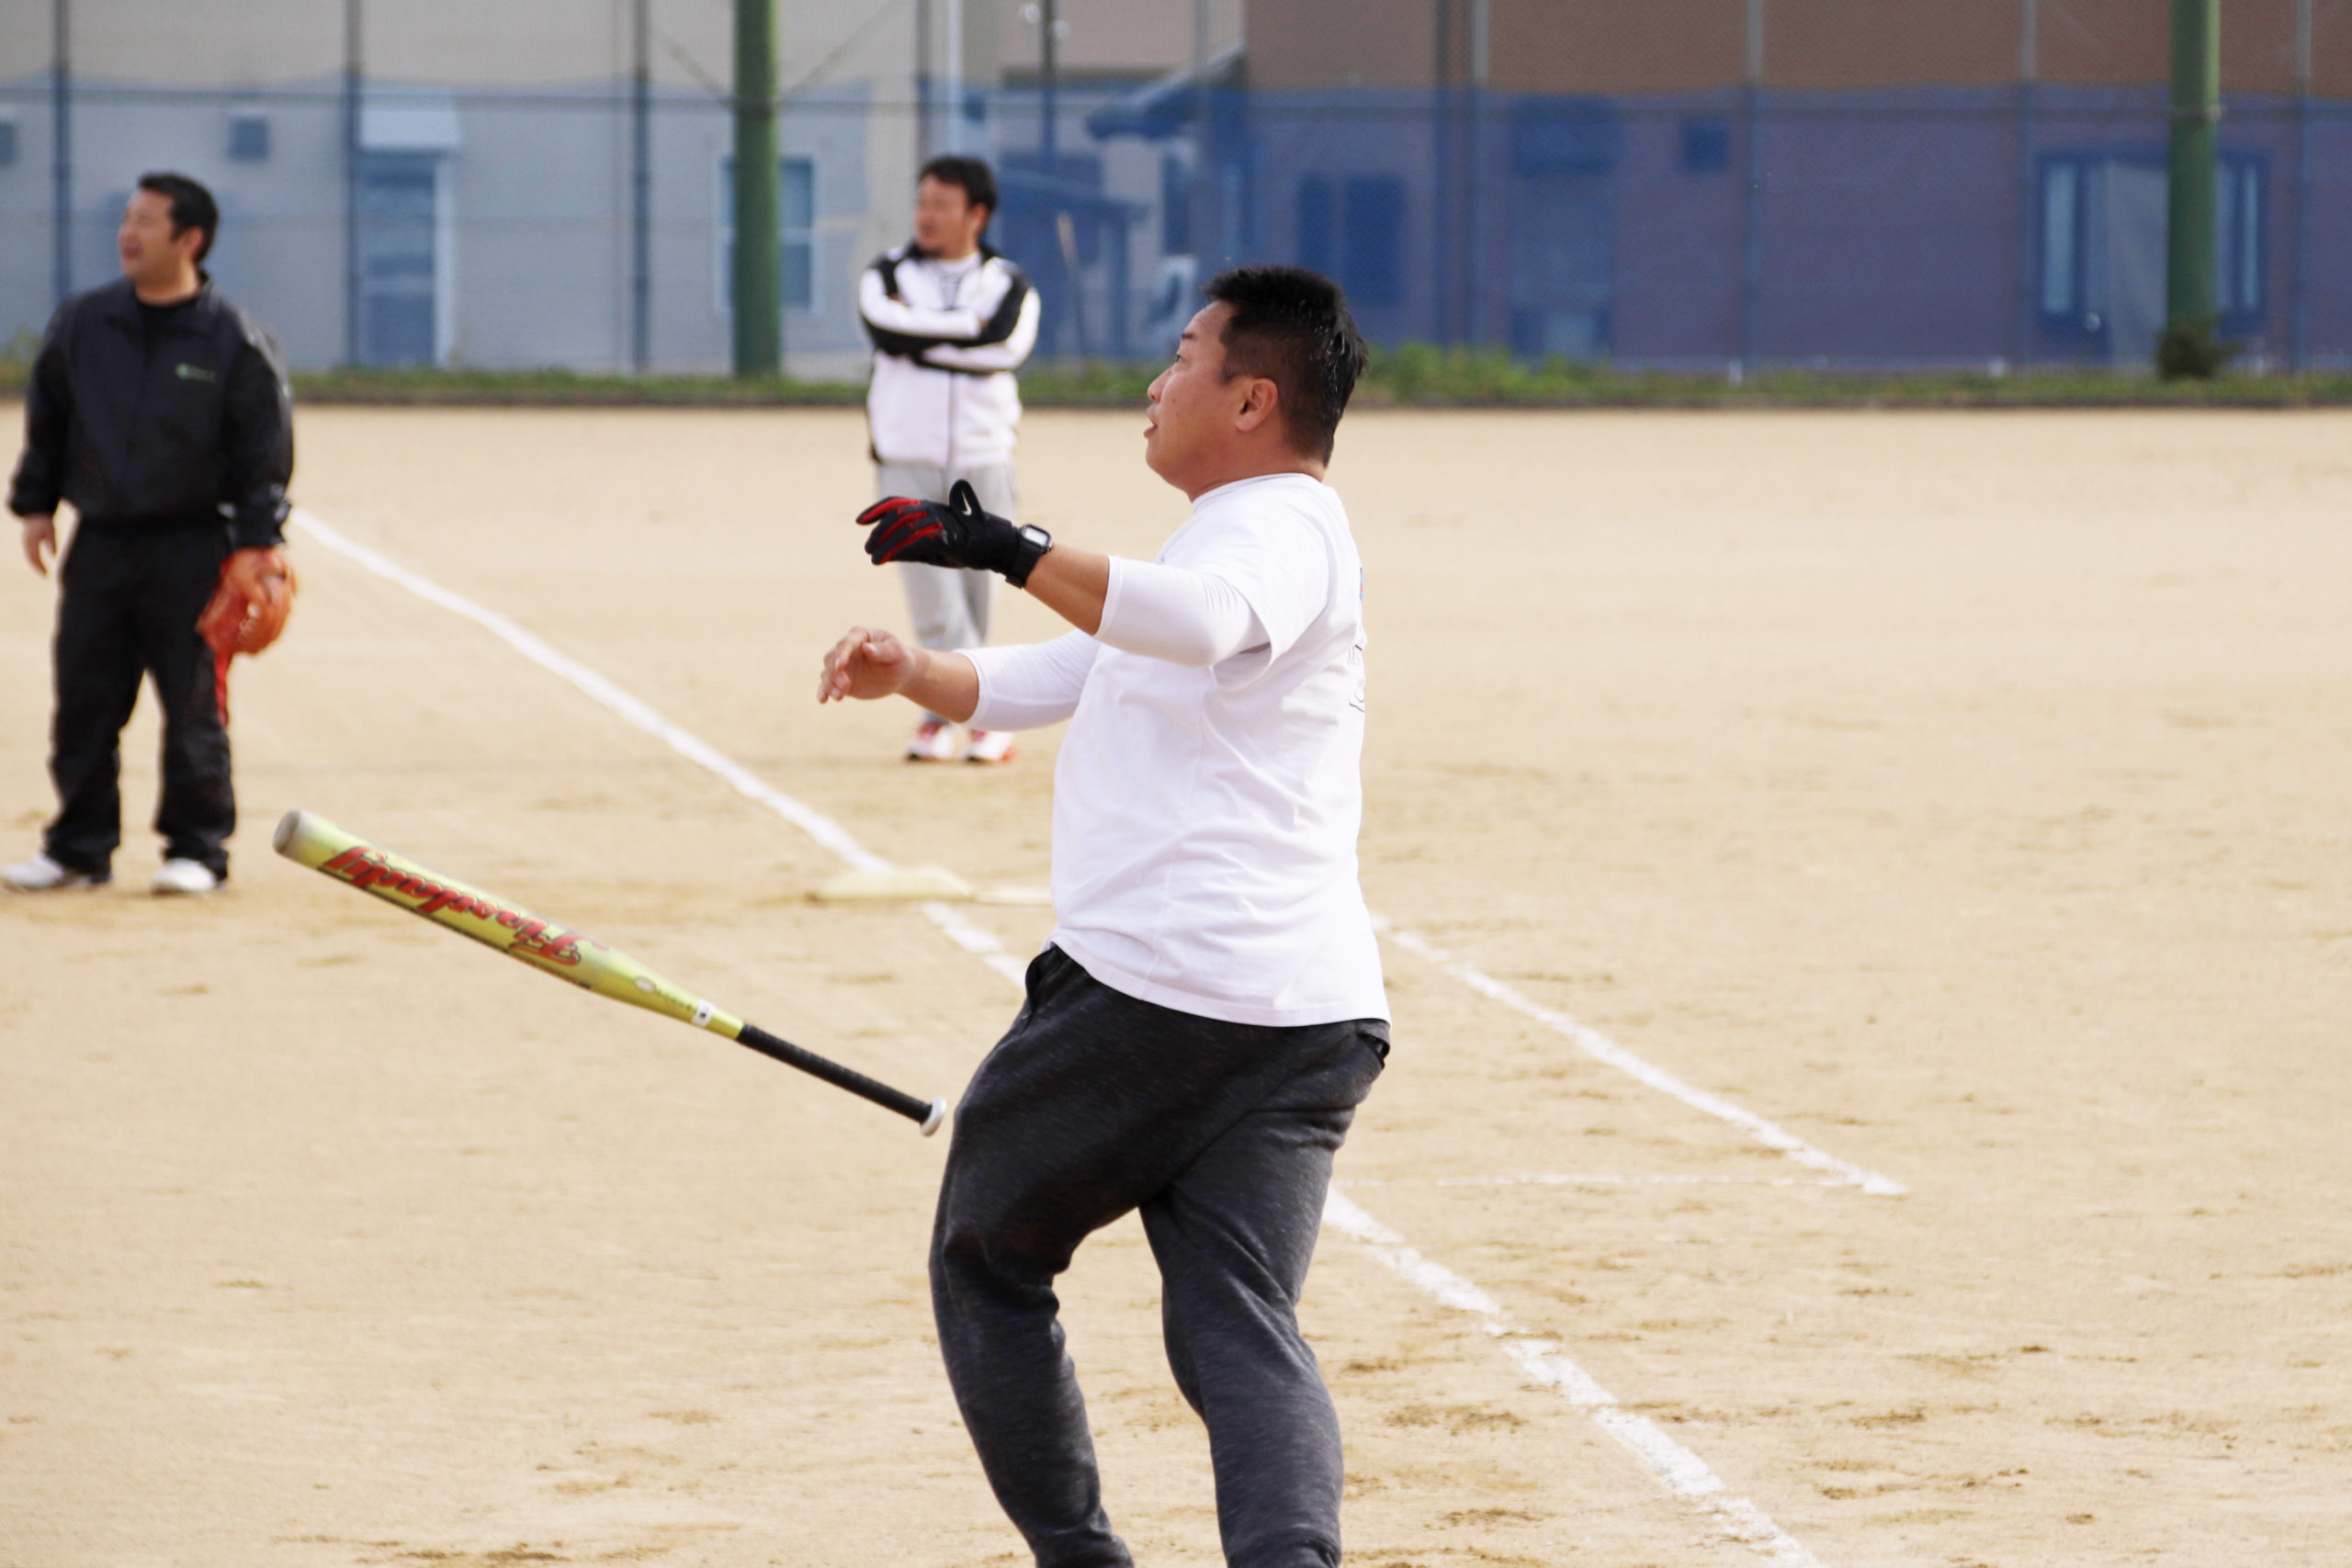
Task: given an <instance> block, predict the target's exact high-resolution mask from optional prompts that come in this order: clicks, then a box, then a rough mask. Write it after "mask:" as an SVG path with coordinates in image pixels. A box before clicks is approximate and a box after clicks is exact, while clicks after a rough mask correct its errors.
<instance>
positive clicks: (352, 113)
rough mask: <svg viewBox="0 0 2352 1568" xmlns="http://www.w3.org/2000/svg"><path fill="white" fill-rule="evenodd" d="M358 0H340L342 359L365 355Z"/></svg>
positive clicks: (362, 63) (350, 361)
mask: <svg viewBox="0 0 2352 1568" xmlns="http://www.w3.org/2000/svg"><path fill="white" fill-rule="evenodd" d="M361 5H362V0H343V362H344V363H345V365H357V364H359V363H360V362H361V361H362V360H363V359H365V358H366V357H367V355H366V349H367V333H366V329H365V323H364V322H363V321H361V319H360V311H361V306H362V304H363V302H364V298H365V287H366V281H367V280H366V278H365V276H363V271H362V265H361V262H360V256H359V238H360V236H359V98H360V93H361V90H362V87H363V85H364V72H365V70H366V66H367V56H366V54H365V52H364V51H363V47H362V37H363V34H362V28H363V26H364V24H365V22H366V17H365V15H364V13H363V11H362V10H361Z"/></svg>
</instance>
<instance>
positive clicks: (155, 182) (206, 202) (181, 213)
mask: <svg viewBox="0 0 2352 1568" xmlns="http://www.w3.org/2000/svg"><path fill="white" fill-rule="evenodd" d="M139 188H140V189H141V190H152V191H153V192H154V193H155V194H156V195H157V196H162V197H170V198H171V203H172V238H173V239H175V240H176V239H178V238H179V237H180V236H181V235H182V234H185V233H187V231H189V230H190V229H201V230H203V231H204V243H202V244H200V245H198V246H197V248H196V259H197V260H198V262H199V263H201V262H202V261H203V260H204V258H205V257H206V256H207V255H208V254H210V253H211V250H212V241H213V238H214V236H216V235H218V234H219V233H220V204H219V203H218V202H216V201H214V200H213V199H212V193H211V192H210V191H209V190H207V189H205V188H204V187H203V186H200V185H198V184H197V183H196V182H195V181H194V180H192V179H189V178H188V177H187V175H167V174H148V175H140V176H139Z"/></svg>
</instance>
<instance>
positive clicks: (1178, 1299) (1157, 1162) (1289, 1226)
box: [931, 948, 1388, 1568]
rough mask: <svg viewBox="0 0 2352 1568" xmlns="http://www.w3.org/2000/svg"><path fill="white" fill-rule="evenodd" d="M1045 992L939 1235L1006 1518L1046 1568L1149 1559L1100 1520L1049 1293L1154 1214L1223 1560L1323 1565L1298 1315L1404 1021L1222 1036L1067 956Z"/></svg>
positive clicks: (1318, 1485)
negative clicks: (1107, 982)
mask: <svg viewBox="0 0 2352 1568" xmlns="http://www.w3.org/2000/svg"><path fill="white" fill-rule="evenodd" d="M1028 985H1029V999H1028V1002H1027V1005H1025V1006H1024V1007H1023V1009H1022V1010H1021V1015H1020V1016H1019V1017H1018V1018H1016V1019H1015V1020H1014V1021H1013V1023H1012V1030H1011V1031H1010V1032H1008V1033H1007V1034H1006V1035H1005V1037H1004V1039H1003V1040H1002V1041H1001V1042H1000V1043H998V1045H997V1047H996V1049H995V1050H994V1051H992V1052H990V1053H989V1056H988V1059H987V1060H986V1061H984V1062H982V1063H981V1064H980V1068H979V1071H978V1073H977V1074H976V1075H974V1077H973V1079H972V1083H971V1087H970V1088H968V1089H966V1090H965V1092H964V1099H963V1102H962V1103H961V1104H960V1105H958V1106H957V1107H956V1134H955V1139H954V1141H953V1143H952V1144H951V1145H950V1146H949V1148H948V1151H947V1171H946V1176H945V1179H944V1182H943V1183H942V1186H941V1189H940V1194H939V1216H938V1221H937V1224H936V1227H935V1228H934V1230H933V1235H932V1251H931V1287H932V1305H933V1311H934V1312H935V1314H937V1317H938V1323H939V1343H940V1348H941V1350H942V1351H943V1352H944V1355H945V1357H946V1361H947V1377H948V1381H949V1382H950V1383H951V1384H953V1385H954V1387H955V1391H956V1404H958V1405H959V1406H960V1407H961V1409H962V1411H963V1416H964V1424H965V1427H966V1428H967V1430H969V1431H970V1433H971V1435H972V1442H973V1445H974V1446H975V1447H976V1448H978V1450H979V1455H980V1463H981V1466H982V1468H983V1469H985V1470H986V1471H987V1472H988V1478H989V1484H990V1485H991V1486H992V1487H994V1488H995V1490H996V1495H997V1501H998V1502H999V1503H1001V1505H1002V1506H1003V1507H1004V1511H1005V1512H1006V1514H1008V1515H1009V1516H1011V1517H1012V1522H1013V1523H1014V1525H1016V1526H1017V1527H1019V1529H1020V1530H1021V1533H1022V1534H1023V1536H1024V1537H1025V1538H1027V1540H1028V1542H1029V1546H1030V1549H1031V1550H1032V1551H1034V1552H1035V1554H1036V1558H1037V1562H1038V1563H1039V1564H1040V1568H1127V1565H1128V1564H1129V1563H1130V1562H1132V1559H1131V1558H1130V1557H1129V1556H1128V1555H1127V1549H1126V1546H1125V1543H1124V1542H1122V1541H1121V1540H1119V1538H1118V1537H1117V1536H1115V1535H1114V1534H1112V1533H1111V1524H1110V1520H1109V1518H1108V1517H1105V1515H1104V1514H1103V1504H1102V1489H1101V1483H1100V1481H1099V1478H1098V1475H1097V1472H1096V1469H1095V1461H1094V1444H1093V1441H1092V1439H1091V1437H1090V1436H1089V1435H1088V1428H1087V1425H1086V1404H1085V1401H1084V1399H1083V1398H1082V1396H1081V1395H1080V1393H1079V1389H1078V1378H1077V1374H1076V1372H1075V1371H1074V1370H1073V1369H1072V1368H1071V1366H1070V1361H1069V1356H1068V1355H1066V1354H1065V1353H1064V1351H1063V1348H1062V1331H1061V1325H1060V1324H1059V1323H1058V1322H1057V1321H1056V1315H1055V1314H1056V1312H1057V1308H1058V1305H1059V1303H1058V1302H1057V1300H1056V1298H1055V1295H1054V1289H1053V1281H1054V1277H1055V1276H1056V1275H1057V1274H1059V1273H1060V1272H1061V1271H1062V1270H1063V1269H1066V1268H1068V1267H1069V1260H1070V1255H1071V1254H1072V1253H1073V1252H1074V1251H1075V1250H1076V1249H1077V1247H1078V1244H1079V1243H1080V1241H1082V1240H1083V1239H1085V1237H1086V1236H1087V1235H1090V1234H1091V1233H1092V1232H1094V1231H1096V1230H1099V1229H1101V1228H1102V1227H1103V1226H1104V1225H1107V1224H1110V1223H1111V1222H1112V1221H1114V1220H1116V1219H1118V1218H1120V1217H1121V1216H1122V1215H1124V1214H1126V1213H1129V1212H1131V1211H1133V1210H1136V1209H1141V1210H1142V1211H1143V1222H1144V1229H1145V1232H1146V1234H1147V1235H1148V1236H1149V1237H1150V1240H1151V1250H1152V1256H1153V1257H1154V1258H1156V1259H1157V1260H1158V1262H1159V1274H1160V1281H1161V1303H1160V1316H1161V1326H1162V1328H1163V1330H1164V1332H1165V1335H1166V1338H1167V1343H1168V1364H1169V1366H1170V1370H1172V1371H1174V1372H1175V1374H1176V1386H1177V1387H1178V1388H1179V1389H1180V1390H1182V1393H1183V1395H1184V1398H1185V1399H1186V1400H1187V1401H1188V1402H1189V1403H1190V1404H1192V1406H1193V1410H1194V1411H1196V1412H1197V1413H1198V1414H1199V1415H1200V1417H1201V1419H1202V1421H1203V1422H1204V1424H1205V1425H1206V1426H1207V1427H1208V1432H1209V1450H1210V1456H1211V1459H1212V1461H1213V1462H1214V1465H1215V1469H1216V1504H1217V1523H1218V1528H1219V1530H1220V1532H1221V1534H1222V1536H1223V1540H1224V1546H1225V1553H1226V1559H1227V1562H1229V1563H1232V1564H1235V1565H1236V1568H1330V1565H1331V1564H1334V1563H1337V1562H1339V1560H1340V1483H1341V1480H1342V1474H1341V1465H1340V1424H1339V1418H1338V1416H1337V1415H1336V1413H1335V1412H1334V1411H1333V1409H1332V1407H1331V1396H1330V1393H1329V1391H1327V1390H1326V1389H1325V1388H1324V1386H1323V1378H1322V1373H1321V1371H1319V1370H1318V1369H1317V1366H1316V1364H1315V1353H1314V1351H1312V1350H1310V1349H1309V1348H1307V1346H1306V1340H1305V1339H1303V1338H1302V1337H1300V1335H1299V1332H1298V1322H1297V1318H1296V1315H1295V1308H1296V1306H1297V1303H1298V1296H1299V1292H1300V1290H1301V1288H1302V1287H1303V1286H1304V1285H1305V1284H1306V1266H1307V1263H1308V1261H1309V1259H1311V1258H1313V1256H1314V1253H1315V1239H1316V1235H1317V1230H1318V1229H1319V1227H1320V1225H1321V1224H1322V1216H1323V1197H1324V1192H1325V1190H1326V1188H1327V1187H1328V1186H1329V1181H1330V1174H1331V1156H1332V1155H1333V1153H1334V1152H1336V1151H1337V1150H1338V1148H1339V1146H1340V1141H1341V1140H1342V1139H1343V1138H1344V1137H1346V1135H1347V1131H1348V1125H1349V1123H1350V1122H1351V1121H1352V1120H1353V1119H1354V1116H1355V1109H1354V1108H1355V1107H1356V1106H1357V1105H1358V1104H1359V1103H1361V1102H1362V1100H1363V1098H1364V1096H1365V1095H1366V1094H1367V1093H1369V1092H1370V1090H1371V1089H1372V1083H1373V1080H1374V1078H1376V1077H1379V1075H1380V1069H1381V1064H1382V1061H1383V1060H1384V1059H1385V1056H1386V1055H1387V1050H1388V1026H1387V1025H1386V1024H1385V1023H1383V1022H1379V1021H1355V1022H1349V1023H1330V1024H1317V1025H1312V1026H1309V1027H1306V1028H1295V1029H1278V1028H1264V1027H1258V1026H1253V1025H1249V1024H1234V1023H1219V1022H1216V1021H1213V1020H1210V1019H1204V1018H1196V1017H1193V1015H1191V1014H1189V1013H1182V1012H1176V1011H1173V1010H1170V1009H1167V1008H1163V1007H1156V1006H1154V1005H1153V1004H1151V1003H1149V1002H1143V1001H1137V1000H1136V999H1135V998H1131V997H1126V996H1123V995H1121V994H1120V993H1118V992H1116V991H1114V990H1112V989H1110V988H1109V987H1106V986H1103V985H1102V984H1100V983H1098V982H1097V981H1095V980H1094V979H1093V978H1092V977H1091V976H1089V975H1088V974H1087V973H1086V972H1085V971H1084V970H1083V969H1081V968H1080V967H1079V965H1078V964H1076V963H1075V962H1073V961H1072V960H1071V959H1069V957H1068V956H1066V955H1065V954H1063V953H1060V952H1059V951H1057V950H1056V949H1053V948H1048V949H1046V952H1044V953H1041V954H1039V955H1038V957H1037V958H1036V960H1035V962H1034V963H1032V964H1030V965H1029V976H1028Z"/></svg>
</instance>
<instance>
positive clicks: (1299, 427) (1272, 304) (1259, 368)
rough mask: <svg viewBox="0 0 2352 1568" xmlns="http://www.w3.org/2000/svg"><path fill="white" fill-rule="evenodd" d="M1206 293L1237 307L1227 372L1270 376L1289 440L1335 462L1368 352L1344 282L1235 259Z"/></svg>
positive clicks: (1228, 339) (1229, 325) (1228, 332)
mask: <svg viewBox="0 0 2352 1568" xmlns="http://www.w3.org/2000/svg"><path fill="white" fill-rule="evenodd" d="M1201 292H1202V293H1203V294H1205V295H1207V296H1208V297H1209V299H1210V300H1211V301H1212V302H1214V303H1216V304H1221V305H1229V306H1231V307H1232V309H1233V314H1232V316H1231V317H1230V318H1229V319H1228V320H1227V321H1226V323H1225V376H1226V379H1227V380H1231V379H1232V378H1234V377H1236V376H1263V377H1265V378H1267V379H1268V380H1270V381H1272V383H1273V384H1274V387H1275V389H1276V390H1277V391H1278V392H1279V393H1280V394H1281V399H1280V400H1279V401H1278V402H1277V403H1276V404H1275V405H1274V406H1275V408H1276V409H1277V410H1278V411H1279V412H1281V414H1282V418H1283V430H1284V431H1286V432H1287V433H1288V434H1289V435H1290V443H1291V445H1292V446H1295V447H1296V448H1297V449H1298V450H1299V451H1300V452H1302V453H1305V454H1306V455H1309V456H1311V457H1315V458H1316V459H1317V460H1318V461H1321V462H1326V463H1328V462H1329V461H1330V460H1331V442H1332V437H1333V435H1334V434H1335V433H1336V432H1337V431H1338V430H1339V428H1340V415H1341V414H1343V413H1345V412H1348V399H1349V397H1350V396H1351V394H1352V393H1353V392H1354V391H1355V389H1356V379H1357V378H1358V377H1360V376H1362V375H1363V367H1364V362H1365V361H1366V360H1367V359H1368V358H1369V357H1370V351H1368V350H1367V349H1366V348H1365V347H1364V345H1363V334H1362V333H1359V332H1357V331H1356V321H1355V318H1354V317H1353V316H1351V315H1350V314H1349V313H1348V301H1347V298H1346V296H1344V295H1342V294H1341V293H1340V286H1339V285H1338V284H1336V283H1334V282H1332V281H1331V280H1330V279H1329V278H1328V277H1326V276H1323V275H1322V274H1321V273H1319V272H1309V271H1307V270H1306V268H1305V267H1302V266H1237V267H1234V268H1232V269H1231V270H1230V271H1227V272H1221V273H1218V274H1217V275H1216V276H1215V277H1212V278H1210V279H1209V281H1208V285H1207V287H1205V288H1203V289H1202V290H1201Z"/></svg>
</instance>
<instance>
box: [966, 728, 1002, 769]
mask: <svg viewBox="0 0 2352 1568" xmlns="http://www.w3.org/2000/svg"><path fill="white" fill-rule="evenodd" d="M1012 751H1013V746H1012V731H1011V730H1010V729H975V730H974V731H972V736H971V739H968V740H967V741H966V742H965V743H964V761H967V762H1010V761H1012Z"/></svg>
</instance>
